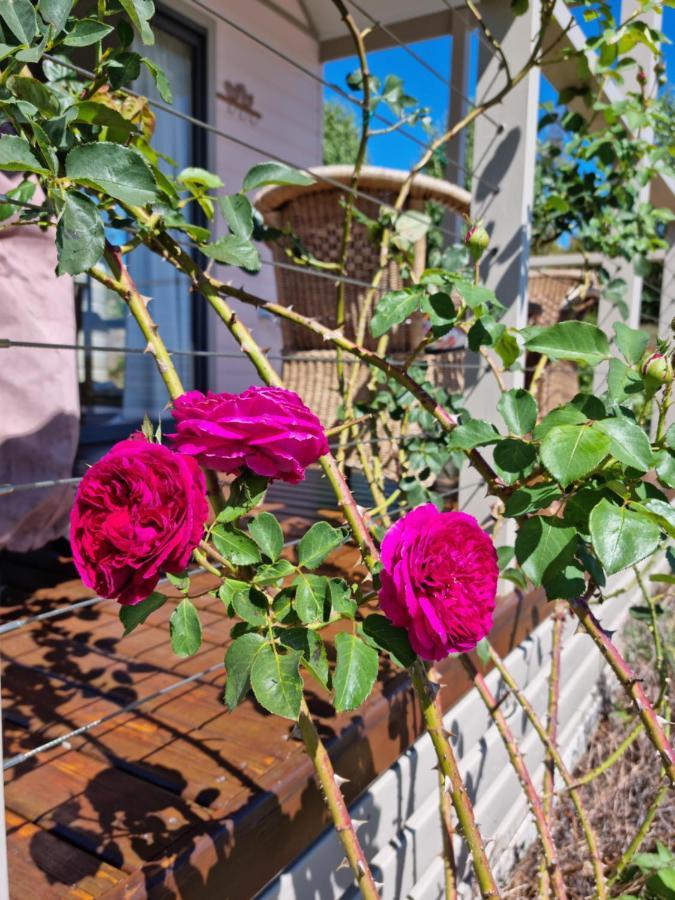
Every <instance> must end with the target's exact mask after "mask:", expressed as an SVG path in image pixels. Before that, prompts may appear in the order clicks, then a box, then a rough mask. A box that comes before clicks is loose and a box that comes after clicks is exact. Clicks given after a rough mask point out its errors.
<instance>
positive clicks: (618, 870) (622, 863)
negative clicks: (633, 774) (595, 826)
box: [610, 779, 669, 884]
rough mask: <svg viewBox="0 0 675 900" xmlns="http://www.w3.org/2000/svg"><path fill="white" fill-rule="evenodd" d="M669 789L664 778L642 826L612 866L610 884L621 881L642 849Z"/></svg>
mask: <svg viewBox="0 0 675 900" xmlns="http://www.w3.org/2000/svg"><path fill="white" fill-rule="evenodd" d="M668 790H669V785H668V781H667V780H666V779H664V780H663V781H662V782H661V786H660V787H659V789H658V791H657V792H656V794H655V795H654V799H653V800H652V802H651V803H650V804H649V808H648V809H647V812H646V813H645V817H644V819H643V820H642V822H641V823H640V827H639V828H638V830H637V831H636V833H635V836H634V837H633V840H632V841H631V842H630V844H629V845H628V846H627V847H626V849H625V850H624V852H623V853H622V854H621V856H620V858H619V860H618V861H617V862H616V863H615V865H614V866H613V867H612V877H611V878H610V884H614V883H615V882H617V881H619V880H620V879H621V876H622V875H623V873H624V872H625V871H626V869H627V868H628V866H629V865H630V864H631V861H632V859H633V857H634V856H635V854H636V853H637V852H638V850H639V849H640V845H641V844H642V842H643V841H644V839H645V838H646V837H647V834H648V833H649V829H650V828H651V827H652V822H653V821H654V819H655V818H656V814H657V812H658V811H659V806H660V805H661V803H662V802H663V800H664V798H665V796H666V794H667V793H668Z"/></svg>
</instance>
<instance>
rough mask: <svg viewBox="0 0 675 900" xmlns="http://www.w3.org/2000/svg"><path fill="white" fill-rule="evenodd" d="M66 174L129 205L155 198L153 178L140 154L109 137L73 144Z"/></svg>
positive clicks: (141, 203)
mask: <svg viewBox="0 0 675 900" xmlns="http://www.w3.org/2000/svg"><path fill="white" fill-rule="evenodd" d="M66 175H67V177H68V178H71V179H72V180H73V181H77V182H79V183H80V184H84V185H85V186H86V187H90V188H93V189H94V190H98V191H102V193H104V194H107V195H109V196H111V197H114V198H115V200H119V201H120V202H122V203H128V204H130V205H131V206H144V205H145V204H146V203H152V201H153V200H155V199H156V198H157V185H156V184H155V179H154V177H153V175H152V172H151V171H150V167H149V166H148V164H147V163H146V161H145V160H144V159H143V157H142V156H141V154H140V153H139V152H138V151H137V150H132V149H131V148H129V147H121V146H120V145H119V144H111V143H109V142H108V141H99V142H98V143H95V144H83V145H82V146H80V147H74V148H73V149H72V150H71V151H70V153H69V154H68V156H67V157H66Z"/></svg>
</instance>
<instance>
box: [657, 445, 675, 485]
mask: <svg viewBox="0 0 675 900" xmlns="http://www.w3.org/2000/svg"><path fill="white" fill-rule="evenodd" d="M654 456H655V460H656V474H657V475H658V476H659V481H660V482H661V484H663V485H665V486H666V487H668V488H675V453H673V452H672V451H670V450H661V451H660V452H659V453H656V454H654Z"/></svg>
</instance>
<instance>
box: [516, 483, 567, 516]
mask: <svg viewBox="0 0 675 900" xmlns="http://www.w3.org/2000/svg"><path fill="white" fill-rule="evenodd" d="M561 496H562V494H561V493H560V488H559V487H558V486H557V485H556V484H544V485H536V486H535V487H522V488H518V489H517V490H515V491H514V492H513V493H512V494H511V495H510V496H509V497H507V499H506V503H505V504H504V515H505V516H524V515H526V514H527V513H531V512H536V510H538V509H545V508H546V507H547V506H550V505H551V503H553V502H554V501H555V500H559V499H560V497H561Z"/></svg>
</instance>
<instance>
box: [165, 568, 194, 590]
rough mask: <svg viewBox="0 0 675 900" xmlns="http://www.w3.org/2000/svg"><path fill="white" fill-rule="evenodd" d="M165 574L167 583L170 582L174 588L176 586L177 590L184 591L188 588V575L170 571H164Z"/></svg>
mask: <svg viewBox="0 0 675 900" xmlns="http://www.w3.org/2000/svg"><path fill="white" fill-rule="evenodd" d="M165 574H166V578H167V581H168V582H169V584H172V585H173V586H174V587H175V588H178V590H179V591H183V592H184V593H185V592H186V591H189V590H190V576H189V575H185V574H181V575H174V574H173V573H172V572H166V573H165Z"/></svg>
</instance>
